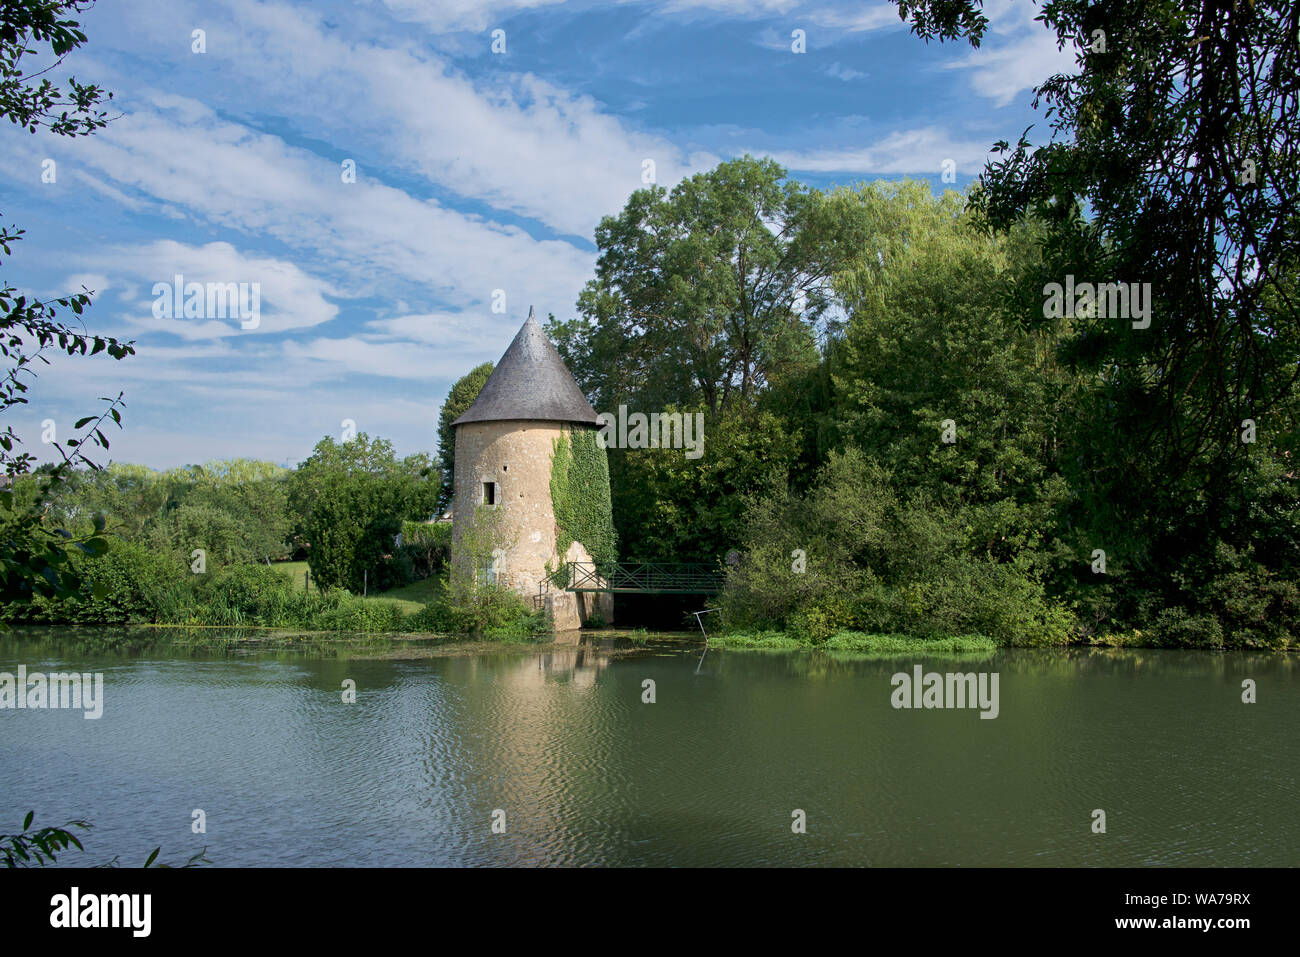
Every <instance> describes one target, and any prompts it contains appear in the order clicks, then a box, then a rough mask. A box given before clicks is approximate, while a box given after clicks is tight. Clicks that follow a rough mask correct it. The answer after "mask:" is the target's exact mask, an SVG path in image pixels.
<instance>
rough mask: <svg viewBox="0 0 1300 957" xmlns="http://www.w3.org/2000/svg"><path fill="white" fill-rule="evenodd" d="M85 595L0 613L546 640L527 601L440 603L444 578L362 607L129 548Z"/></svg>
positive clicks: (30, 621) (89, 621) (275, 570)
mask: <svg viewBox="0 0 1300 957" xmlns="http://www.w3.org/2000/svg"><path fill="white" fill-rule="evenodd" d="M81 571H82V574H83V575H84V579H85V581H86V583H87V584H88V585H91V586H93V587H94V590H93V592H92V593H91V594H89V595H78V596H73V597H67V598H46V597H43V596H38V597H35V598H33V599H32V600H30V601H27V602H21V603H10V604H8V605H5V606H0V622H7V623H10V624H16V625H74V626H75V625H131V624H148V625H181V626H200V627H212V626H216V627H237V628H238V627H248V628H270V629H289V630H294V631H302V632H357V633H387V634H396V635H410V634H423V635H449V636H473V637H476V638H480V639H487V640H528V639H531V638H535V637H541V636H546V635H549V634H550V632H551V627H550V623H549V622H548V621H547V619H546V616H545V615H544V614H542V613H540V612H536V611H534V609H533V607H532V604H531V603H530V602H528V601H527V600H526V599H525V598H523V597H521V596H519V595H516V594H514V593H513V592H511V591H508V590H506V589H504V588H498V587H495V586H492V585H483V586H481V587H479V588H477V589H475V590H474V591H472V592H470V593H467V594H466V595H463V596H462V599H463V601H462V602H461V603H460V604H457V603H456V602H453V601H452V600H451V598H450V596H449V595H448V589H447V579H446V572H445V571H443V572H442V573H440V574H436V575H434V576H432V577H430V578H427V579H424V580H420V581H416V582H412V583H410V584H407V585H404V586H401V587H398V588H393V589H390V590H389V591H387V592H384V593H381V594H378V595H375V594H373V593H372V594H370V595H367V596H365V597H362V596H359V595H356V594H353V593H352V592H350V591H348V590H346V589H344V588H326V589H318V588H317V587H316V585H315V582H314V581H313V583H312V586H311V588H310V590H308V589H306V588H304V578H305V576H304V575H303V572H304V571H305V567H304V566H302V565H301V563H282V564H281V565H279V566H268V565H265V564H256V565H228V566H224V567H211V566H209V567H208V569H207V570H206V571H204V572H202V573H191V572H190V571H189V569H188V568H187V567H185V566H181V569H180V570H178V568H177V563H175V562H169V561H167V560H166V558H165V557H162V556H158V555H155V554H153V553H151V552H149V551H148V550H146V549H144V548H143V547H141V546H138V545H135V544H132V543H114V544H113V546H112V547H111V548H110V549H109V550H108V551H107V553H105V554H104V555H102V556H96V557H93V558H90V559H87V560H86V561H85V563H84V567H83V568H82V569H81Z"/></svg>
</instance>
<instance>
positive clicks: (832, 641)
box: [709, 630, 998, 656]
mask: <svg viewBox="0 0 1300 957" xmlns="http://www.w3.org/2000/svg"><path fill="white" fill-rule="evenodd" d="M709 645H710V647H715V648H729V649H752V650H758V651H784V650H790V649H796V648H808V647H812V645H810V643H809V642H808V641H807V639H805V638H801V637H799V636H796V635H793V634H790V633H788V632H781V631H740V630H736V631H727V632H725V633H723V634H721V635H716V636H714V637H712V638H710V639H709ZM815 647H817V648H819V649H820V650H823V651H841V652H853V653H858V654H867V655H873V656H875V655H880V656H899V655H909V656H910V655H928V656H933V655H955V656H966V655H987V654H992V653H993V652H994V651H996V650H997V647H998V645H997V642H995V641H994V640H993V639H992V638H989V637H986V636H984V635H953V636H945V637H940V638H919V637H917V636H915V635H877V634H868V633H866V632H860V631H839V632H836V633H835V634H833V635H831V636H830V637H828V638H827V639H826V640H825V641H823V642H821V643H819V644H817V645H816V646H815Z"/></svg>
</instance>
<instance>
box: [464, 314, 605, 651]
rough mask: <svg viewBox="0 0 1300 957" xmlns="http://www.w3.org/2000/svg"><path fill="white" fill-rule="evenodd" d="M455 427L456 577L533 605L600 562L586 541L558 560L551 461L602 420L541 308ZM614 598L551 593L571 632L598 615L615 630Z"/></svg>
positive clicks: (554, 611) (554, 610)
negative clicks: (558, 583) (557, 579)
mask: <svg viewBox="0 0 1300 957" xmlns="http://www.w3.org/2000/svg"><path fill="white" fill-rule="evenodd" d="M452 426H453V427H454V428H455V430H456V457H455V472H454V474H453V477H452V573H453V574H455V575H473V576H477V577H478V578H479V580H483V579H484V578H490V579H492V580H495V581H497V582H498V583H500V584H504V585H506V586H508V587H510V588H513V589H514V590H515V591H518V592H519V593H520V594H522V595H525V596H527V597H533V596H537V595H538V594H539V591H540V586H541V584H542V581H543V579H544V578H545V577H546V576H547V574H548V573H549V572H550V571H553V570H555V569H557V568H558V567H559V566H560V563H561V562H564V561H590V560H591V557H590V555H589V554H588V553H587V551H586V548H585V547H584V546H583V545H582V543H581V542H577V541H575V542H573V543H572V544H571V545H570V546H569V548H568V549H567V551H566V554H564V555H560V554H558V553H557V551H556V533H557V526H556V519H555V507H554V505H553V504H552V499H551V461H552V457H553V456H554V454H555V445H556V440H557V439H559V438H560V437H561V436H563V435H565V434H567V433H570V432H573V431H574V430H578V429H592V430H595V429H597V428H598V427H599V420H598V418H597V416H596V412H595V410H594V409H592V407H591V404H590V403H589V402H588V401H587V399H586V396H584V395H583V394H582V390H581V389H580V388H578V384H577V382H575V381H574V379H573V375H572V374H571V373H570V372H569V370H568V369H567V368H566V367H565V365H564V360H563V359H561V358H560V354H559V353H558V352H556V351H555V346H553V345H551V342H550V340H549V339H547V338H546V334H545V333H544V332H542V328H541V326H540V325H538V323H537V320H536V319H535V318H534V317H533V311H532V309H529V311H528V319H527V320H526V321H525V322H524V324H523V326H522V327H521V328H520V329H519V332H518V334H517V335H516V336H515V338H514V341H513V342H511V343H510V347H509V348H508V349H506V351H505V354H504V355H503V356H502V357H501V361H500V362H498V363H497V364H496V368H495V369H493V370H492V374H491V375H490V376H489V377H488V380H487V382H485V383H484V384H483V389H482V390H481V391H480V392H479V394H478V398H477V399H475V400H474V403H473V405H471V406H470V407H469V410H468V411H467V412H465V414H464V415H462V416H461V417H460V418H458V419H456V421H455V422H453V423H452ZM489 510H490V511H489ZM489 549H490V550H489ZM612 599H613V596H612V595H609V594H605V595H588V594H584V595H579V594H574V593H570V592H563V591H557V590H556V589H555V588H549V589H548V591H547V592H546V594H545V596H544V599H543V600H544V601H545V603H546V607H547V609H548V611H550V612H551V615H552V617H553V619H554V622H555V627H556V628H557V629H558V630H564V629H568V628H577V627H580V626H581V625H582V624H583V623H584V622H585V621H586V620H587V619H588V618H589V617H590V616H591V615H592V613H593V612H594V611H596V610H597V609H599V612H600V616H601V617H602V618H604V620H605V621H606V622H609V621H611V620H612V619H613V600H612Z"/></svg>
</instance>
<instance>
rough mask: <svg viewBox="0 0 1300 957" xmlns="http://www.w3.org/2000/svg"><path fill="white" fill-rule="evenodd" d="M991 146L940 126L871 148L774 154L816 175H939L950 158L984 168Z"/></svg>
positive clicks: (968, 169)
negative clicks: (951, 133) (954, 136)
mask: <svg viewBox="0 0 1300 957" xmlns="http://www.w3.org/2000/svg"><path fill="white" fill-rule="evenodd" d="M991 145H992V144H991V143H986V142H983V141H980V140H960V139H955V138H953V137H951V136H950V135H949V134H948V133H947V132H945V131H944V130H942V129H939V128H938V127H933V126H931V127H924V128H922V129H915V130H904V131H899V132H894V133H890V134H889V135H888V136H886V137H885V138H884V139H882V140H880V141H879V142H876V143H873V144H871V145H869V146H863V147H858V148H850V149H839V150H809V151H804V152H796V151H776V152H773V153H771V156H772V158H773V159H775V160H776V161H777V162H778V163H780V164H781V165H782V166H785V167H787V168H789V169H792V170H803V171H806V172H814V173H920V174H924V173H936V174H937V173H940V172H942V171H943V163H944V160H947V159H951V160H953V161H954V162H955V163H956V164H957V169H958V170H959V171H960V172H962V173H966V174H971V175H973V174H975V173H978V172H979V171H980V170H981V169H983V167H984V161H985V159H986V158H987V157H988V154H989V147H990V146H991Z"/></svg>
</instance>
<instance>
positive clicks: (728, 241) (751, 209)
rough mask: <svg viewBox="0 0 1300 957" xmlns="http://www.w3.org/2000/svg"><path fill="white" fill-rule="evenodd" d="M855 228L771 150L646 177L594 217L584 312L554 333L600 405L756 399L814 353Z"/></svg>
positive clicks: (726, 403) (722, 406)
mask: <svg viewBox="0 0 1300 957" xmlns="http://www.w3.org/2000/svg"><path fill="white" fill-rule="evenodd" d="M845 231H846V227H845V225H844V224H842V223H837V222H836V221H834V220H832V219H830V218H829V217H827V216H825V215H823V213H822V209H821V203H820V194H819V193H818V192H817V191H816V190H813V189H810V188H808V187H807V186H804V185H803V184H800V183H798V182H795V181H793V180H788V179H786V171H785V170H784V169H783V168H782V167H781V166H780V165H778V164H777V163H776V162H774V161H772V160H770V159H763V160H758V159H754V158H752V157H749V156H745V157H742V158H741V159H737V160H733V161H731V162H727V163H722V164H720V165H719V166H718V167H717V168H715V169H713V170H710V171H709V172H707V173H700V174H698V175H696V176H692V177H690V178H689V179H686V180H683V181H682V182H681V183H679V184H678V185H677V186H676V187H674V188H673V190H672V191H671V192H669V191H667V190H665V189H663V188H662V187H659V186H652V187H650V188H648V189H643V190H638V191H637V192H635V193H633V194H632V196H631V198H630V199H629V200H628V202H627V205H626V206H625V207H624V209H623V211H622V212H621V213H620V214H619V215H618V216H607V217H605V219H603V220H602V221H601V223H600V226H599V227H598V228H597V230H596V244H597V246H598V247H599V249H600V257H599V260H598V261H597V267H596V278H595V279H593V280H592V281H591V282H589V283H588V284H587V287H586V288H585V289H584V290H583V292H582V295H581V297H580V298H579V301H578V308H579V311H580V313H581V318H580V319H577V320H572V321H570V322H566V323H551V324H550V325H549V326H548V332H549V333H550V334H551V337H552V339H553V340H555V341H556V345H557V348H559V349H560V351H561V353H562V354H563V355H564V357H565V359H566V361H567V362H569V363H570V368H571V369H572V370H573V372H574V375H575V376H576V377H577V379H578V380H579V381H580V382H582V383H583V384H584V385H585V387H586V388H587V390H588V391H589V393H590V394H591V395H592V396H593V398H595V400H596V403H597V405H598V406H599V407H601V408H613V407H614V406H615V405H616V404H617V403H619V402H632V403H636V404H640V405H642V406H644V407H646V408H662V407H664V406H665V405H668V404H677V405H681V406H686V407H690V408H700V407H703V408H706V409H707V410H708V411H709V412H710V413H711V414H717V413H719V412H722V411H724V410H726V409H728V408H730V407H731V406H732V405H746V404H751V403H752V402H753V400H754V398H755V397H756V396H757V395H758V394H759V393H760V392H761V391H762V390H763V389H764V388H765V386H767V385H768V384H769V383H771V382H773V381H775V380H777V379H779V378H781V377H782V376H786V375H794V374H797V373H799V372H801V371H806V370H807V369H808V368H809V367H812V366H815V365H816V362H817V349H816V335H815V333H816V326H817V323H818V322H819V320H822V319H823V318H824V317H825V316H826V314H827V310H828V308H829V306H830V304H831V287H830V276H831V273H832V271H833V267H834V263H835V257H834V256H833V255H832V249H833V247H834V245H835V243H836V241H837V240H839V241H843V239H842V234H843V233H844V232H845Z"/></svg>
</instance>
